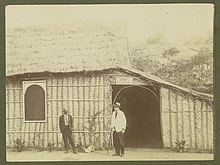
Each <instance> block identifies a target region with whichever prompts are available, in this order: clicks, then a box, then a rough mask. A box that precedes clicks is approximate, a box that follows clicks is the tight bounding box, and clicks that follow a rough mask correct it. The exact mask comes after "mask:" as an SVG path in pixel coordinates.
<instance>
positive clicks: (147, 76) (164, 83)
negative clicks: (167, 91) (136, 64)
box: [118, 66, 213, 100]
mask: <svg viewBox="0 0 220 165" xmlns="http://www.w3.org/2000/svg"><path fill="white" fill-rule="evenodd" d="M118 68H119V69H122V70H124V71H125V72H127V73H131V74H135V75H137V76H139V77H141V78H143V79H147V80H151V81H154V82H156V83H158V84H160V85H162V86H166V87H169V88H173V89H176V90H180V91H182V92H186V93H189V94H191V95H194V96H198V97H200V98H204V99H209V100H213V95H211V94H207V93H201V92H197V91H194V90H191V89H187V88H183V87H180V86H178V85H174V84H171V83H169V82H167V81H165V80H163V79H161V78H159V77H157V76H154V75H152V74H149V73H146V72H142V71H139V70H137V69H132V68H127V67H124V66H118Z"/></svg>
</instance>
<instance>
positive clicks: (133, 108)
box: [112, 85, 162, 148]
mask: <svg viewBox="0 0 220 165" xmlns="http://www.w3.org/2000/svg"><path fill="white" fill-rule="evenodd" d="M112 88H113V101H118V102H120V103H121V105H122V108H121V109H122V110H123V111H124V113H125V115H126V118H127V123H128V125H127V129H126V133H125V145H126V147H137V148H162V137H161V126H160V106H159V105H160V104H159V101H160V100H159V97H158V96H159V90H158V89H155V88H153V87H147V86H125V85H115V86H113V87H112Z"/></svg>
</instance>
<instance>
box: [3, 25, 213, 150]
mask: <svg viewBox="0 0 220 165" xmlns="http://www.w3.org/2000/svg"><path fill="white" fill-rule="evenodd" d="M6 40H7V41H6V42H7V45H6V47H7V48H6V145H7V147H13V146H14V145H15V140H16V139H17V138H18V139H21V140H22V141H24V144H25V146H26V147H42V148H46V147H47V145H48V144H49V143H50V144H54V146H55V147H56V148H62V146H63V141H62V135H61V133H60V130H59V123H58V119H59V116H60V115H61V114H62V109H63V108H66V109H67V110H68V111H69V113H70V114H71V115H72V116H73V121H74V124H73V137H74V142H75V143H76V144H83V145H88V144H93V145H95V146H96V147H106V146H107V144H108V141H109V140H108V139H109V126H110V118H111V113H112V103H113V102H115V101H119V102H120V103H121V105H122V110H123V111H124V112H125V115H126V117H127V121H128V125H127V131H126V133H125V143H126V147H137V148H139V147H141V148H161V149H162V148H171V149H174V148H176V147H177V146H176V142H178V141H179V142H181V141H183V140H185V141H186V148H189V149H190V150H201V151H207V150H208V151H212V150H213V147H214V145H213V132H214V131H213V123H214V122H213V119H214V117H213V114H214V109H213V97H212V95H209V94H204V93H199V92H196V91H192V90H189V89H185V88H182V87H179V86H176V85H173V84H171V83H168V82H166V81H164V80H162V79H160V78H158V77H155V76H153V75H151V74H147V73H143V72H141V71H138V70H135V69H133V68H132V67H131V64H130V59H129V53H128V42H127V37H126V23H124V22H123V21H122V22H120V21H119V22H98V23H81V24H75V25H72V26H69V25H62V26H61V25H55V26H49V25H48V26H38V27H34V26H30V27H19V28H18V27H17V28H8V29H7V37H6Z"/></svg>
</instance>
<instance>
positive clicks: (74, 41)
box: [6, 21, 130, 76]
mask: <svg viewBox="0 0 220 165" xmlns="http://www.w3.org/2000/svg"><path fill="white" fill-rule="evenodd" d="M126 28H127V27H126V22H124V21H110V22H96V23H79V24H74V25H44V26H29V27H13V28H8V29H7V32H6V75H7V76H11V75H16V74H23V73H35V72H73V71H84V70H85V71H90V70H102V69H106V68H114V67H115V66H116V65H118V64H120V65H123V66H127V67H129V66H130V60H129V56H128V48H127V36H126Z"/></svg>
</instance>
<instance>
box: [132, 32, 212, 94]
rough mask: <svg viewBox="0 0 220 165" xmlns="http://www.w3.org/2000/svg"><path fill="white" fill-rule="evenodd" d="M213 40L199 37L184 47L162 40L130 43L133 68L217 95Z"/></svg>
mask: <svg viewBox="0 0 220 165" xmlns="http://www.w3.org/2000/svg"><path fill="white" fill-rule="evenodd" d="M212 44H213V42H212V37H211V36H208V37H206V38H196V39H191V40H189V41H185V42H182V43H181V44H178V45H177V44H167V43H165V42H164V41H163V40H162V39H161V40H160V39H158V38H156V39H150V40H147V41H145V42H142V43H130V45H129V48H130V57H131V61H132V66H133V67H134V68H136V69H138V70H141V71H144V72H148V73H151V74H154V75H156V76H158V77H160V78H162V79H164V80H166V81H168V82H171V83H173V84H176V85H179V86H182V87H186V88H189V89H193V90H196V91H199V92H204V93H209V94H213V48H212Z"/></svg>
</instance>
